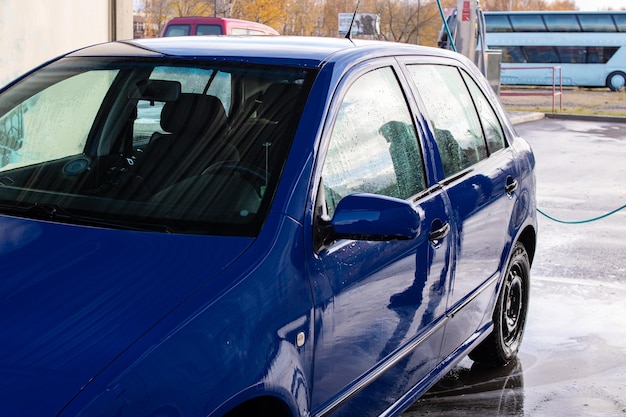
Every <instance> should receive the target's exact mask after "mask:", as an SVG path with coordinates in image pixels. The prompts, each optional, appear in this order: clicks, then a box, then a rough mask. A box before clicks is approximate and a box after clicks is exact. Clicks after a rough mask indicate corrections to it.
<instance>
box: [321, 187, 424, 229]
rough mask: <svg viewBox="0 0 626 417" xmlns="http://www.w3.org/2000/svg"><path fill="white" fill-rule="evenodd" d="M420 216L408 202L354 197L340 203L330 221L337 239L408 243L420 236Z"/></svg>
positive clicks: (371, 195) (367, 195)
mask: <svg viewBox="0 0 626 417" xmlns="http://www.w3.org/2000/svg"><path fill="white" fill-rule="evenodd" d="M421 218H422V216H420V213H419V212H418V211H417V210H416V209H415V208H414V207H413V205H412V204H411V203H409V202H407V201H405V200H400V199H397V198H393V197H386V196H381V195H376V194H365V193H363V194H351V195H348V196H346V197H344V198H342V199H341V201H339V204H338V205H337V208H336V209H335V214H334V216H333V218H332V220H331V221H330V229H331V232H330V233H331V235H332V237H333V238H334V239H355V240H408V239H415V238H417V236H419V233H420V223H421Z"/></svg>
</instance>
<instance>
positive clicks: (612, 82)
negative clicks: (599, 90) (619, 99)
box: [606, 71, 626, 91]
mask: <svg viewBox="0 0 626 417" xmlns="http://www.w3.org/2000/svg"><path fill="white" fill-rule="evenodd" d="M606 86H607V87H609V88H610V89H611V91H619V90H621V89H622V88H624V86H626V74H624V73H623V72H621V71H615V72H612V73H610V74H609V76H608V77H606Z"/></svg>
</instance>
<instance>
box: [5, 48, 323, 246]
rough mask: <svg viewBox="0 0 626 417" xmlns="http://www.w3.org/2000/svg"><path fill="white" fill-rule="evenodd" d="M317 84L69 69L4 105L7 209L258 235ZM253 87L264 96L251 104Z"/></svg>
mask: <svg viewBox="0 0 626 417" xmlns="http://www.w3.org/2000/svg"><path fill="white" fill-rule="evenodd" d="M314 77H315V72H314V71H313V70H308V69H305V70H303V69H300V68H292V67H285V66H280V65H263V66H260V65H254V64H242V63H239V62H235V63H231V64H228V63H223V62H220V63H217V64H216V63H198V62H181V63H180V64H177V65H173V63H172V61H171V60H170V59H169V58H165V59H152V60H146V59H132V58H120V59H116V60H111V59H105V58H68V59H62V60H60V61H58V62H55V63H53V64H50V65H49V66H47V67H45V68H44V69H42V70H40V71H37V72H35V73H33V74H31V75H30V76H28V77H26V78H25V79H23V80H21V81H20V83H19V84H16V85H14V86H12V87H11V88H9V89H8V90H6V91H4V92H3V94H1V95H0V157H1V158H2V159H1V163H2V166H0V171H1V172H2V181H0V182H1V183H2V184H1V185H2V186H3V188H2V191H3V192H2V195H0V205H2V206H3V207H5V208H7V207H8V208H13V209H15V210H17V209H21V208H22V207H30V206H37V207H41V206H42V205H44V206H50V207H53V209H52V210H53V211H54V212H55V213H56V212H59V213H61V212H62V213H64V214H63V216H64V217H63V218H62V221H67V222H77V223H81V224H83V223H88V224H98V225H103V224H104V225H105V227H123V228H136V229H138V230H151V231H159V232H168V233H169V232H176V233H198V234H214V235H222V234H228V235H241V236H253V235H255V234H256V233H258V231H259V230H260V227H261V226H262V224H263V222H264V218H265V216H266V214H267V213H268V210H269V207H270V204H271V201H272V198H273V193H274V192H275V190H276V187H277V184H278V182H279V180H280V175H281V172H282V169H283V166H284V163H285V160H286V157H287V154H288V152H289V149H290V147H291V142H292V139H293V135H294V131H295V128H296V127H297V122H298V120H299V117H300V114H301V112H302V110H303V106H304V103H305V101H306V95H307V94H308V91H309V89H310V88H311V85H312V80H313V79H314ZM234 84H236V85H234ZM243 85H254V86H256V87H257V90H256V91H255V92H254V95H253V96H249V95H248V94H247V93H246V95H243V94H242V92H243V91H244V89H243V88H242V86H243ZM86 91H88V92H89V94H85V92H86ZM231 91H233V92H237V95H238V96H237V98H236V100H237V102H238V103H239V104H238V106H236V107H233V108H232V109H231V108H230V107H231V106H230V103H231V101H233V100H234V99H233V98H231V96H230V93H231ZM251 94H252V93H251ZM244 103H245V105H244ZM228 110H230V112H229V111H228ZM7 210H8V209H7ZM41 213H42V212H41V211H34V212H33V213H31V214H30V215H31V216H33V217H36V216H42V215H44V216H47V215H48V214H47V213H48V212H47V211H45V213H46V214H41ZM48 218H49V217H48Z"/></svg>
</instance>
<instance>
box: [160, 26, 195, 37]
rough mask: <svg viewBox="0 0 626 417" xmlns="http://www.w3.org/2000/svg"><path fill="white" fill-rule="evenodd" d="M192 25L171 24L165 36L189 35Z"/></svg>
mask: <svg viewBox="0 0 626 417" xmlns="http://www.w3.org/2000/svg"><path fill="white" fill-rule="evenodd" d="M190 32H191V25H169V26H168V27H167V29H166V30H165V34H164V35H163V36H189V34H190Z"/></svg>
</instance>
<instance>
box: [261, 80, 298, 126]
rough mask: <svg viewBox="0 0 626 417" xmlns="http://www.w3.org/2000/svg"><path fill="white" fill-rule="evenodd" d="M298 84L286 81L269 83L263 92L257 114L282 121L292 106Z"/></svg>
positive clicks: (296, 94)
mask: <svg viewBox="0 0 626 417" xmlns="http://www.w3.org/2000/svg"><path fill="white" fill-rule="evenodd" d="M299 92H300V85H298V84H288V83H275V84H270V85H269V87H267V89H266V90H265V93H263V100H262V101H261V105H260V106H259V110H258V115H259V117H261V118H264V119H268V120H272V121H275V122H281V121H283V120H284V119H285V118H286V117H287V115H288V114H289V111H290V110H291V109H292V108H293V105H294V102H295V100H296V97H298V93H299Z"/></svg>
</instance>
